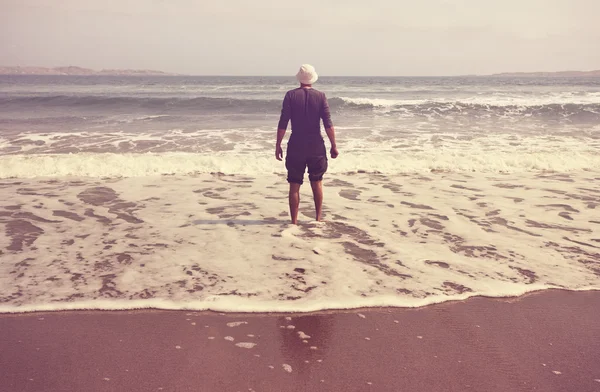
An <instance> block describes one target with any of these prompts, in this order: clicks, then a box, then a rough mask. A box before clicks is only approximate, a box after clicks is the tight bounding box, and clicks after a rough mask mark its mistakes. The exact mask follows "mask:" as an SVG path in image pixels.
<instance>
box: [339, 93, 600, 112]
mask: <svg viewBox="0 0 600 392" xmlns="http://www.w3.org/2000/svg"><path fill="white" fill-rule="evenodd" d="M339 98H340V99H341V100H343V101H344V102H346V103H350V104H354V105H371V106H374V107H384V108H385V107H394V106H403V105H426V104H435V103H438V104H451V105H455V104H469V105H484V106H522V107H530V106H543V105H568V104H572V105H590V104H591V105H594V104H600V92H588V93H585V94H573V93H568V92H564V93H562V92H561V93H547V94H543V95H533V96H532V95H518V94H515V93H514V92H511V93H502V92H498V93H495V94H486V95H474V96H470V97H436V98H433V99H412V98H411V99H387V98H373V97H339Z"/></svg>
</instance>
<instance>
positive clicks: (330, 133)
mask: <svg viewBox="0 0 600 392" xmlns="http://www.w3.org/2000/svg"><path fill="white" fill-rule="evenodd" d="M321 118H322V119H323V126H324V127H325V132H326V133H327V137H328V138H329V142H330V143H331V150H330V153H331V158H333V159H335V158H337V156H338V154H339V153H338V150H337V144H336V143H335V129H334V128H333V122H332V121H331V112H330V111H329V103H328V102H327V97H325V94H323V107H322V108H321Z"/></svg>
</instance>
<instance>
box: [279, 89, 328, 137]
mask: <svg viewBox="0 0 600 392" xmlns="http://www.w3.org/2000/svg"><path fill="white" fill-rule="evenodd" d="M321 119H322V120H323V125H324V126H325V128H326V129H327V128H331V127H332V122H331V114H330V112H329V105H328V103H327V98H326V96H325V94H324V93H322V92H321V91H318V90H315V89H313V88H310V87H299V88H296V89H294V90H290V91H288V92H287V93H286V95H285V98H284V100H283V106H282V109H281V117H280V120H279V126H278V129H286V128H287V124H288V121H290V120H291V121H292V135H291V137H290V141H289V146H290V147H294V146H297V147H298V148H304V147H311V146H312V147H315V148H316V147H318V146H317V145H315V144H320V142H322V140H323V138H322V137H321V124H320V123H321Z"/></svg>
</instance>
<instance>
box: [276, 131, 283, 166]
mask: <svg viewBox="0 0 600 392" xmlns="http://www.w3.org/2000/svg"><path fill="white" fill-rule="evenodd" d="M284 136H285V129H277V144H275V158H277V160H278V161H281V160H282V159H283V148H281V142H282V141H283V137H284Z"/></svg>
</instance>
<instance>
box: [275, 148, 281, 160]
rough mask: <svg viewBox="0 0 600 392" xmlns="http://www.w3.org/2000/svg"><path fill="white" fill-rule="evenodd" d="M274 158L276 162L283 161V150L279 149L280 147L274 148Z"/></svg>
mask: <svg viewBox="0 0 600 392" xmlns="http://www.w3.org/2000/svg"><path fill="white" fill-rule="evenodd" d="M275 158H277V160H278V161H281V160H282V159H283V149H282V148H281V146H276V147H275Z"/></svg>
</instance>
